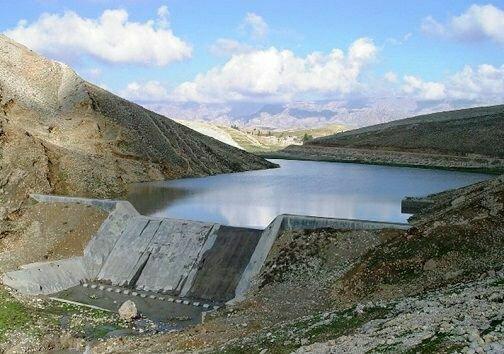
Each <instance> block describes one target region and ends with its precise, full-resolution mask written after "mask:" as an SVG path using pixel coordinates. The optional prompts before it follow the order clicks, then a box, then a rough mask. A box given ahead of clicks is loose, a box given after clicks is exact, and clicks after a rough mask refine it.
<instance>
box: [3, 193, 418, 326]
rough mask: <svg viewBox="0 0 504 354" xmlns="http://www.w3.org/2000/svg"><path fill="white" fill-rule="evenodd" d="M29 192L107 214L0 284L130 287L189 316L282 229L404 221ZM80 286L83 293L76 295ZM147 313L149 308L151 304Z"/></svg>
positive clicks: (231, 289) (249, 268)
mask: <svg viewBox="0 0 504 354" xmlns="http://www.w3.org/2000/svg"><path fill="white" fill-rule="evenodd" d="M32 197H33V198H34V199H35V200H36V201H38V202H50V203H54V202H58V203H78V204H86V205H92V206H95V207H99V208H101V209H103V210H106V211H107V212H108V213H109V215H108V217H107V218H106V220H105V221H104V222H103V224H102V225H101V226H100V228H99V230H98V231H97V233H96V235H94V237H93V238H92V239H91V240H90V242H89V243H88V244H87V246H86V247H85V249H84V251H83V255H82V256H80V257H74V258H70V259H65V260H60V261H52V262H40V263H33V264H29V265H25V266H22V267H21V268H20V269H18V270H15V271H12V272H8V273H6V274H4V275H3V277H2V281H3V283H4V284H5V285H7V286H9V287H11V288H13V289H15V290H17V291H19V292H21V293H24V294H29V295H40V294H43V295H50V296H55V297H61V294H62V293H65V292H66V293H65V294H66V295H65V296H70V297H71V298H73V299H75V300H76V301H77V302H80V301H81V300H82V302H84V300H85V299H86V300H87V301H89V298H91V297H92V296H91V295H92V294H91V295H90V294H88V292H93V291H95V292H96V291H102V293H103V294H106V293H107V296H108V298H110V300H111V301H112V302H113V303H117V302H118V301H122V300H123V299H122V297H124V296H134V295H133V294H136V296H138V298H139V299H140V298H141V299H142V300H141V301H144V302H146V305H145V306H146V308H149V307H150V308H152V307H156V306H161V304H160V303H159V302H160V301H165V303H168V302H169V303H171V305H169V306H171V307H170V311H175V312H177V311H179V310H180V309H179V308H180V307H181V306H182V307H183V306H184V305H187V306H191V307H193V308H195V307H196V308H198V309H197V310H194V309H192V310H191V311H189V313H190V316H193V317H194V316H195V315H194V314H195V313H196V314H197V313H201V312H203V311H206V310H208V309H212V308H214V307H218V306H221V305H223V304H225V303H227V302H229V301H237V300H240V299H242V298H243V296H244V294H245V293H246V292H247V290H248V289H250V287H251V286H252V283H253V281H254V279H255V277H256V276H257V275H258V274H259V273H260V271H261V268H262V266H263V265H264V262H265V261H266V258H267V256H268V254H269V252H270V250H271V247H272V246H273V243H274V242H275V240H276V237H277V236H278V235H279V234H281V232H283V231H284V230H295V229H315V228H335V229H382V228H399V229H407V228H408V227H409V225H407V224H399V223H386V222H374V221H364V220H349V219H334V218H321V217H311V216H297V215H280V216H278V217H277V218H275V219H274V220H273V221H272V222H271V224H270V225H269V226H268V227H267V228H266V229H264V230H258V229H252V228H242V227H233V226H226V225H221V224H217V223H208V222H200V221H190V220H180V219H171V218H156V217H147V216H143V215H140V214H139V213H138V212H137V211H136V209H135V208H134V207H133V206H132V205H131V204H130V203H129V202H125V201H114V200H97V199H85V198H72V197H59V196H47V195H33V196H32ZM83 285H85V286H83ZM83 288H85V289H86V290H83ZM72 289H74V290H72ZM75 289H80V290H75ZM83 292H84V293H85V294H87V295H86V296H82V293H83ZM149 301H150V303H148V302H149ZM97 303H98V305H100V306H103V304H100V303H99V301H97ZM162 306H167V305H162ZM115 309H116V308H112V309H111V310H115ZM151 312H153V313H154V315H155V312H156V311H151ZM186 312H187V311H185V312H184V311H182V313H186Z"/></svg>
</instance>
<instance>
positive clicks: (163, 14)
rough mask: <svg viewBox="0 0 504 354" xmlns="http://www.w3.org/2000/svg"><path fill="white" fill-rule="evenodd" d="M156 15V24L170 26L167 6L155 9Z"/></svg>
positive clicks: (163, 26) (164, 26)
mask: <svg viewBox="0 0 504 354" xmlns="http://www.w3.org/2000/svg"><path fill="white" fill-rule="evenodd" d="M157 15H158V24H159V26H160V27H162V28H168V27H169V26H170V20H169V17H170V11H169V10H168V6H166V5H163V6H161V7H160V8H159V9H158V10H157Z"/></svg>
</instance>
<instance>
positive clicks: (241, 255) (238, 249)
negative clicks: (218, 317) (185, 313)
mask: <svg viewBox="0 0 504 354" xmlns="http://www.w3.org/2000/svg"><path fill="white" fill-rule="evenodd" d="M261 233H262V230H254V229H245V228H238V227H229V226H221V227H220V229H219V231H218V232H217V238H216V240H215V242H214V244H213V247H212V248H210V249H209V250H208V251H206V252H205V254H204V255H203V258H202V259H201V261H200V263H199V265H198V272H197V274H196V277H195V279H194V281H193V283H192V286H191V289H190V290H189V292H188V294H187V295H188V296H190V297H193V298H197V299H204V300H211V301H218V302H226V301H228V300H231V299H232V298H234V297H235V290H236V286H237V285H238V281H239V280H240V278H241V276H242V273H243V271H244V270H245V267H246V266H247V264H248V263H249V261H250V257H252V254H253V253H254V250H255V248H256V246H257V242H258V241H259V238H260V236H261Z"/></svg>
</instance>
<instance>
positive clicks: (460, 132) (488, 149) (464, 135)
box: [307, 105, 504, 158]
mask: <svg viewBox="0 0 504 354" xmlns="http://www.w3.org/2000/svg"><path fill="white" fill-rule="evenodd" d="M503 128H504V105H500V106H491V107H478V108H469V109H463V110H457V111H448V112H440V113H433V114H428V115H422V116H417V117H412V118H407V119H401V120H397V121H393V122H389V123H384V124H378V125H373V126H370V127H365V128H361V129H356V130H352V131H348V132H343V133H339V134H335V135H332V136H327V137H322V138H319V139H315V140H313V141H310V142H309V143H308V144H307V145H315V146H332V147H354V148H379V149H387V150H399V151H402V150H406V151H419V152H435V153H440V154H462V155H463V154H480V155H485V156H495V157H501V158H502V157H504V129H503Z"/></svg>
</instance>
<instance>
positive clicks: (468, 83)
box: [403, 64, 504, 104]
mask: <svg viewBox="0 0 504 354" xmlns="http://www.w3.org/2000/svg"><path fill="white" fill-rule="evenodd" d="M403 91H404V92H405V93H406V94H408V95H411V96H413V97H414V98H416V99H418V100H421V101H436V100H447V101H455V100H463V101H473V102H475V103H481V104H492V103H502V99H503V94H502V93H503V92H504V65H502V66H500V67H494V66H492V65H488V64H482V65H479V66H478V67H476V68H473V67H471V66H469V65H468V66H465V67H464V68H463V69H462V70H461V71H459V72H457V73H455V74H453V75H452V76H450V77H448V78H447V80H445V81H444V82H426V81H423V80H422V79H421V78H419V77H416V76H405V77H404V85H403Z"/></svg>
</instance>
